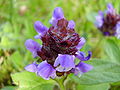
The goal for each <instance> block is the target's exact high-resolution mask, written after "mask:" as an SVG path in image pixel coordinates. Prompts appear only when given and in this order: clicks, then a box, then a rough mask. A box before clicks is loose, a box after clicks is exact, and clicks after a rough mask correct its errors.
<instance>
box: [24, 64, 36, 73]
mask: <svg viewBox="0 0 120 90" xmlns="http://www.w3.org/2000/svg"><path fill="white" fill-rule="evenodd" d="M37 66H38V64H36V62H33V63H32V64H29V65H27V66H26V67H25V70H27V71H29V72H36V71H37Z"/></svg>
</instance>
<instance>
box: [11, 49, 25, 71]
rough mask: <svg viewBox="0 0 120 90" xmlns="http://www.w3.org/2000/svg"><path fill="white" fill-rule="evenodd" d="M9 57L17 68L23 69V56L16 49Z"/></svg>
mask: <svg viewBox="0 0 120 90" xmlns="http://www.w3.org/2000/svg"><path fill="white" fill-rule="evenodd" d="M10 59H11V61H12V63H13V65H14V67H15V68H16V69H17V70H20V69H23V67H24V66H25V64H24V62H23V57H22V56H21V55H20V53H19V52H18V51H16V52H14V53H13V54H12V55H11V57H10Z"/></svg>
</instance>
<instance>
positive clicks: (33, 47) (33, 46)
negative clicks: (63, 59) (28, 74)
mask: <svg viewBox="0 0 120 90" xmlns="http://www.w3.org/2000/svg"><path fill="white" fill-rule="evenodd" d="M25 46H26V48H27V49H28V50H29V51H30V52H32V54H33V57H36V56H38V55H37V51H40V50H41V47H42V46H41V45H39V44H38V43H37V42H35V41H34V40H32V39H28V40H26V42H25Z"/></svg>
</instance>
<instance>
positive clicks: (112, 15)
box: [95, 4, 120, 36]
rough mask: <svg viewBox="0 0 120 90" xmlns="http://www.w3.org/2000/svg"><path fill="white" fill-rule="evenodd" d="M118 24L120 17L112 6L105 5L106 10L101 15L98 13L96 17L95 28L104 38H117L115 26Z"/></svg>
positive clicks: (100, 12)
mask: <svg viewBox="0 0 120 90" xmlns="http://www.w3.org/2000/svg"><path fill="white" fill-rule="evenodd" d="M119 22H120V15H119V14H117V13H116V11H115V9H114V8H113V6H112V4H108V5H107V10H106V11H105V12H104V13H103V12H102V11H99V14H98V16H96V22H95V25H96V27H97V28H98V29H99V30H100V31H101V32H102V33H103V35H105V36H119V35H120V34H119V33H118V27H117V24H118V23H119Z"/></svg>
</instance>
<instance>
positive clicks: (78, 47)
mask: <svg viewBox="0 0 120 90" xmlns="http://www.w3.org/2000/svg"><path fill="white" fill-rule="evenodd" d="M85 42H86V40H85V38H83V37H81V38H80V42H79V43H78V45H77V46H76V48H77V49H78V50H79V49H81V48H82V47H83V45H84V44H85Z"/></svg>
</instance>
